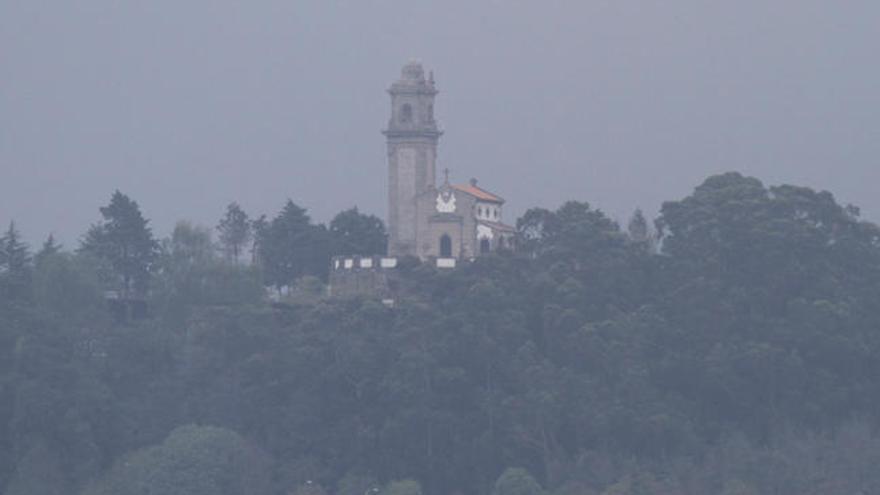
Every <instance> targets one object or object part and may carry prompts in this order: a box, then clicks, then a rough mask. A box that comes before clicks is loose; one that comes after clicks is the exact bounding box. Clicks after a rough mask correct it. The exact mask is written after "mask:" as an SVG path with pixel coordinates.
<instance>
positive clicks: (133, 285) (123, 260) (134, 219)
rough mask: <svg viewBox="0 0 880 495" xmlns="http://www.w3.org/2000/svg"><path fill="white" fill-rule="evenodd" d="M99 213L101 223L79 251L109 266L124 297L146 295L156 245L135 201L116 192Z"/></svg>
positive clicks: (94, 228)
mask: <svg viewBox="0 0 880 495" xmlns="http://www.w3.org/2000/svg"><path fill="white" fill-rule="evenodd" d="M100 211H101V216H102V217H103V221H102V222H100V223H98V224H95V225H93V226H92V228H91V229H89V232H88V233H87V234H86V237H85V239H84V240H83V242H82V246H81V250H82V251H83V252H86V253H90V254H92V255H94V256H96V257H98V258H100V259H103V260H105V261H107V262H108V263H109V264H110V267H111V268H112V271H113V275H114V276H115V279H116V282H117V283H114V284H113V285H115V286H117V287H118V288H119V289H120V290H122V292H123V293H124V294H126V295H130V294H131V293H132V292H133V291H139V292H143V291H146V289H147V288H148V286H149V281H150V272H151V270H152V268H153V264H154V263H155V261H156V259H157V258H158V255H159V243H158V242H157V241H156V240H155V239H154V238H153V233H152V230H151V229H150V227H149V226H148V223H149V220H147V219H145V218H144V217H143V215H142V214H141V211H140V208H139V207H138V204H137V203H136V202H135V201H132V200H131V199H130V198H129V197H128V196H126V195H125V194H122V193H121V192H119V191H116V192H114V193H113V197H112V198H111V199H110V204H108V205H107V206H104V207H102V208H101V209H100Z"/></svg>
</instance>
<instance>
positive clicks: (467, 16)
mask: <svg viewBox="0 0 880 495" xmlns="http://www.w3.org/2000/svg"><path fill="white" fill-rule="evenodd" d="M878 19H880V4H878V3H877V2H868V1H850V2H826V1H815V0H797V1H795V0H781V1H776V2H765V1H755V0H746V1H740V2H727V3H720V2H705V1H677V2H652V1H645V2H621V1H611V0H608V1H570V2H563V1H541V2H538V1H502V0H495V1H483V0H480V1H475V0H468V1H449V0H446V1H442V2H441V1H432V2H427V1H416V0H409V1H400V0H376V1H369V2H364V1H346V2H343V1H312V2H305V1H294V2H291V1H282V0H264V1H261V2H240V1H231V0H215V1H212V2H206V1H202V2H196V1H171V0H154V1H151V2H119V1H116V0H87V1H81V2H37V1H33V0H3V1H2V2H0V224H3V225H5V224H7V223H8V222H9V221H10V220H13V219H14V220H15V221H16V222H17V224H18V226H19V228H20V229H21V230H22V231H23V233H24V235H25V237H26V238H28V239H29V240H31V241H32V242H38V240H40V239H42V238H43V237H45V236H46V235H47V234H48V233H50V232H52V233H54V234H55V235H56V236H57V237H59V238H60V239H61V240H62V241H63V242H64V243H65V244H66V245H67V246H68V247H71V246H74V245H75V244H76V240H77V238H78V237H79V236H80V235H81V234H82V233H83V232H84V231H85V230H86V229H87V228H88V225H89V224H90V223H92V222H95V221H96V220H98V218H99V214H98V211H97V208H98V207H99V206H101V205H103V204H106V203H107V201H108V200H109V197H110V195H111V193H112V192H113V190H114V189H119V190H121V191H122V192H124V193H126V194H128V195H129V196H131V197H132V198H133V199H135V200H137V201H138V202H139V204H140V206H141V208H142V210H143V212H144V214H145V216H147V217H148V218H150V219H151V220H152V224H153V226H154V229H155V230H156V233H157V234H159V235H166V234H167V233H168V231H169V229H170V227H171V226H172V225H173V224H174V222H176V221H177V220H180V219H189V220H192V221H195V222H197V223H201V224H205V225H209V226H213V225H215V224H216V222H217V219H218V218H219V217H220V216H221V214H222V213H223V209H224V207H225V205H226V204H227V203H228V202H230V201H233V200H235V201H238V202H240V203H241V204H242V205H243V207H244V208H245V209H246V210H247V211H248V212H249V213H250V214H251V215H252V216H255V215H258V214H260V213H267V214H269V215H270V216H271V215H273V214H274V213H275V212H277V211H278V209H279V208H280V207H281V206H282V204H283V202H284V201H285V199H286V198H288V197H289V198H291V199H293V200H294V201H295V202H297V203H299V204H301V205H303V206H305V207H307V208H309V210H310V212H311V213H312V215H313V216H314V217H315V218H316V219H317V220H320V221H326V220H328V219H329V218H330V217H332V215H333V214H335V213H336V212H338V211H340V210H342V209H344V208H347V207H350V206H353V205H357V206H359V207H360V208H361V209H362V210H363V211H366V212H370V213H375V214H377V215H380V216H382V217H384V215H385V201H386V200H385V177H386V164H385V149H384V146H385V145H384V140H383V137H382V136H381V134H380V132H379V131H380V129H382V128H383V126H384V125H385V123H386V121H387V118H388V111H389V109H388V95H387V94H386V93H385V90H386V89H387V87H388V86H389V84H390V83H391V82H392V81H393V80H394V79H396V78H397V77H398V75H399V71H400V67H401V66H402V65H403V64H404V63H405V62H407V61H408V60H410V59H413V58H416V59H418V60H420V61H421V62H422V63H424V64H425V66H426V68H427V69H431V70H433V71H434V72H435V77H436V80H437V85H438V88H439V90H440V95H439V96H438V101H437V115H438V119H439V120H440V122H441V125H442V126H443V129H444V130H445V135H444V136H443V138H442V139H441V142H440V159H439V166H440V167H441V168H444V167H449V168H450V169H451V170H452V176H453V178H454V179H455V180H458V181H465V180H467V179H468V178H470V177H477V178H479V179H480V184H481V185H483V186H485V187H486V188H487V189H490V190H492V191H493V192H496V193H498V194H500V195H501V196H503V197H505V198H506V199H507V200H508V210H507V213H506V217H507V218H506V220H507V221H509V222H512V221H513V220H514V219H515V218H516V216H517V215H519V214H520V213H522V212H523V211H524V210H525V209H526V208H529V207H532V206H546V207H555V206H557V205H558V204H559V203H561V202H562V201H564V200H566V199H579V200H586V201H589V202H590V203H591V204H592V205H594V206H596V207H599V208H601V209H603V210H605V211H607V212H609V213H610V214H611V215H612V216H613V217H616V218H618V219H621V220H623V219H625V218H626V217H627V216H628V215H629V214H630V213H631V212H632V210H633V209H634V208H636V207H642V208H644V209H645V210H647V211H648V212H651V213H652V214H653V213H654V212H656V210H657V208H658V207H659V205H660V203H661V202H662V201H664V200H667V199H676V198H680V197H682V196H684V195H686V194H688V192H689V191H690V190H691V189H692V188H693V187H694V186H695V185H697V184H698V183H699V182H701V181H702V180H703V179H704V178H705V177H706V176H708V175H710V174H713V173H717V172H722V171H727V170H739V171H741V172H743V173H746V174H750V175H755V176H757V177H759V178H761V179H762V180H764V181H766V182H768V183H773V184H775V183H783V182H784V183H795V184H803V185H808V186H812V187H816V188H820V189H828V190H831V191H832V192H834V193H835V195H836V196H837V197H838V199H839V200H840V201H841V202H845V203H854V204H856V205H859V206H861V207H862V209H863V213H864V216H865V217H867V218H869V219H872V220H878V219H880V198H878V196H877V194H876V190H877V187H876V184H877V182H878V181H880V167H878V166H877V165H878V164H877V161H878V156H880V112H878V109H880V96H878V95H880V93H878V91H877V88H878V87H880V68H878V65H877V63H876V60H877V59H876V53H875V52H876V47H877V46H880V30H878V29H877V20H878Z"/></svg>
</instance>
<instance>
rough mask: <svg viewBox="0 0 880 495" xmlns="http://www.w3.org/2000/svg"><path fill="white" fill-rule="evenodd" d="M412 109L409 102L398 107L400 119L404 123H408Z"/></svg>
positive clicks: (410, 119) (411, 115)
mask: <svg viewBox="0 0 880 495" xmlns="http://www.w3.org/2000/svg"><path fill="white" fill-rule="evenodd" d="M412 117H413V110H412V105H410V104H409V103H404V104H403V106H402V107H400V121H401V122H402V123H404V124H408V123H409V122H411V121H412Z"/></svg>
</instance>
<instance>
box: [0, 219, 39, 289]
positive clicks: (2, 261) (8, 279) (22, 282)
mask: <svg viewBox="0 0 880 495" xmlns="http://www.w3.org/2000/svg"><path fill="white" fill-rule="evenodd" d="M30 263H31V256H30V253H29V251H28V246H27V244H25V243H24V242H22V241H21V234H20V233H19V232H18V229H16V228H15V223H14V222H11V223H10V224H9V228H8V229H7V230H6V232H5V233H4V234H3V236H0V297H2V298H4V299H6V300H7V301H20V300H23V299H27V297H28V295H29V294H28V292H29V290H30V284H31V280H30V278H31V266H30Z"/></svg>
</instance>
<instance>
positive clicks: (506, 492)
mask: <svg viewBox="0 0 880 495" xmlns="http://www.w3.org/2000/svg"><path fill="white" fill-rule="evenodd" d="M543 493H544V489H543V488H541V485H539V484H538V482H537V481H536V480H535V478H534V477H532V475H531V474H529V472H528V471H526V470H525V469H523V468H507V469H505V470H504V472H503V473H501V476H499V477H498V479H497V480H496V481H495V486H494V487H493V489H492V495H541V494H543Z"/></svg>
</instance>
